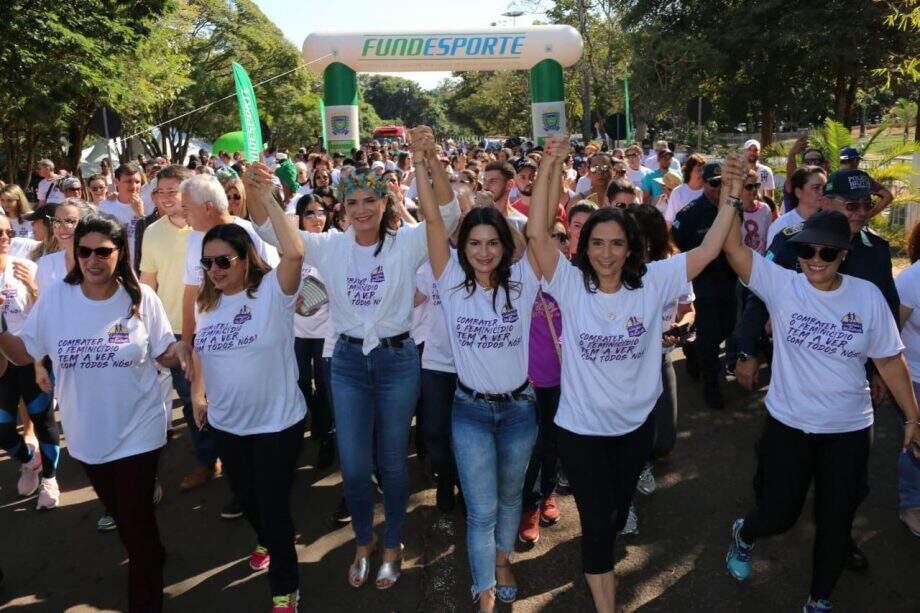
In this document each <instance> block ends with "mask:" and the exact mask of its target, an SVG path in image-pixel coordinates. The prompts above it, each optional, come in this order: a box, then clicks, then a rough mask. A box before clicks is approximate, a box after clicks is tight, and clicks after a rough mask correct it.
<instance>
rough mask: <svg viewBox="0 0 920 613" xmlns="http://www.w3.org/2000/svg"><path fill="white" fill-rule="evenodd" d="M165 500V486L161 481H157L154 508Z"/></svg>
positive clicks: (154, 485) (154, 488)
mask: <svg viewBox="0 0 920 613" xmlns="http://www.w3.org/2000/svg"><path fill="white" fill-rule="evenodd" d="M161 500H163V486H162V485H160V480H159V479H157V480H156V482H155V483H154V484H153V504H154V506H156V505H158V504H160V501H161Z"/></svg>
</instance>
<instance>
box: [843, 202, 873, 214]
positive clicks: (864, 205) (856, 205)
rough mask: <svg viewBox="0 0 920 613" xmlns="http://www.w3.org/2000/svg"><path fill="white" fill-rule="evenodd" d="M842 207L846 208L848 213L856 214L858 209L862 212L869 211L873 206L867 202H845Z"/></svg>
mask: <svg viewBox="0 0 920 613" xmlns="http://www.w3.org/2000/svg"><path fill="white" fill-rule="evenodd" d="M843 206H845V207H846V209H847V211H848V212H850V213H857V212H859V210H860V209H862V210H864V211H871V210H872V207H874V206H875V205H874V204H872V201H871V200H870V201H868V202H845V203H844V204H843Z"/></svg>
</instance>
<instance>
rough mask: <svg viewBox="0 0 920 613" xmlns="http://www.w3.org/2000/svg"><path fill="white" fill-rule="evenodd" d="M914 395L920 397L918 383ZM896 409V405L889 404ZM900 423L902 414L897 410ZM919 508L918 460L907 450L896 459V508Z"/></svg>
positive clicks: (919, 482) (919, 465)
mask: <svg viewBox="0 0 920 613" xmlns="http://www.w3.org/2000/svg"><path fill="white" fill-rule="evenodd" d="M914 393H915V394H918V395H920V383H916V382H914ZM891 404H892V406H893V407H895V408H896V409H897V407H898V405H897V404H896V403H891ZM898 415H899V416H900V417H901V421H902V422H903V421H904V414H903V413H901V411H900V409H898ZM917 507H920V460H918V459H917V458H915V457H914V454H913V453H912V452H911V451H910V449H908V450H907V451H902V452H901V454H900V455H899V457H898V508H899V509H901V510H902V511H903V510H905V509H914V508H917Z"/></svg>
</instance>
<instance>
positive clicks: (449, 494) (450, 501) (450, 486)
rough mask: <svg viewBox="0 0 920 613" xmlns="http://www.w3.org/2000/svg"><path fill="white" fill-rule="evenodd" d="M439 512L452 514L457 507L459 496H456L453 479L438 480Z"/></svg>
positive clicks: (437, 498)
mask: <svg viewBox="0 0 920 613" xmlns="http://www.w3.org/2000/svg"><path fill="white" fill-rule="evenodd" d="M436 500H437V505H438V510H439V511H440V512H441V513H450V512H451V511H453V510H454V507H456V506H457V496H456V495H455V494H454V482H453V480H452V479H449V478H447V477H444V478H442V479H438V493H437V497H436Z"/></svg>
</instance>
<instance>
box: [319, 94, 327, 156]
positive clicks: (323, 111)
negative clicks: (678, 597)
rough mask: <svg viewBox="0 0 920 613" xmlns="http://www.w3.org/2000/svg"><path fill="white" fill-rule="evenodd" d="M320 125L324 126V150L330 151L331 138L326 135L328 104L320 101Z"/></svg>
mask: <svg viewBox="0 0 920 613" xmlns="http://www.w3.org/2000/svg"><path fill="white" fill-rule="evenodd" d="M319 123H320V125H321V126H323V149H327V150H328V149H329V136H327V135H326V102H325V101H324V100H323V99H322V98H320V99H319Z"/></svg>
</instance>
